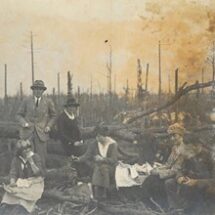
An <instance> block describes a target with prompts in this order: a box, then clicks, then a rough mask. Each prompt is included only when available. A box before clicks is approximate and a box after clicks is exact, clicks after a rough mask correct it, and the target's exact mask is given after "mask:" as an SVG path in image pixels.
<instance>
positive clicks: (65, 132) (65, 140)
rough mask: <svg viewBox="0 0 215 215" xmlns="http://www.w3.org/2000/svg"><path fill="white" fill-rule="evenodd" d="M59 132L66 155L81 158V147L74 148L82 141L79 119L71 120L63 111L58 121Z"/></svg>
mask: <svg viewBox="0 0 215 215" xmlns="http://www.w3.org/2000/svg"><path fill="white" fill-rule="evenodd" d="M57 130H58V136H59V139H60V141H61V143H62V144H63V147H64V150H65V152H66V154H67V155H71V154H73V155H76V156H79V155H80V153H79V149H80V148H81V147H75V146H74V143H75V142H76V141H80V140H81V132H80V130H79V127H78V122H77V119H76V118H74V119H73V120H72V119H70V118H69V117H68V116H67V115H66V113H65V112H64V111H63V112H62V113H61V114H60V115H59V117H58V119H57ZM69 143H70V144H69ZM82 153H83V152H82Z"/></svg>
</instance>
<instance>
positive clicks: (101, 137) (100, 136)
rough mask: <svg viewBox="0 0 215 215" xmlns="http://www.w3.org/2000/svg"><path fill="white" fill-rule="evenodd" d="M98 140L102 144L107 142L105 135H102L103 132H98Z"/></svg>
mask: <svg viewBox="0 0 215 215" xmlns="http://www.w3.org/2000/svg"><path fill="white" fill-rule="evenodd" d="M96 140H97V141H98V142H100V143H101V144H104V143H105V142H106V138H105V136H102V135H101V134H97V136H96Z"/></svg>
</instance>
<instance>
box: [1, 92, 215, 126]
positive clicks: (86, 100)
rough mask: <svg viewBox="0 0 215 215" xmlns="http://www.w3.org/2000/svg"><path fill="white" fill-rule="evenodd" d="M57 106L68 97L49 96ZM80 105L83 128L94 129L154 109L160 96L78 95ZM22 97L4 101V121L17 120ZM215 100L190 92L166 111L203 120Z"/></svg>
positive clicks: (2, 100) (166, 95) (164, 97)
mask: <svg viewBox="0 0 215 215" xmlns="http://www.w3.org/2000/svg"><path fill="white" fill-rule="evenodd" d="M46 96H48V97H50V98H52V100H53V101H54V103H55V106H56V110H57V112H58V113H60V112H61V111H62V110H63V106H64V104H65V102H66V99H67V95H65V94H61V95H46ZM171 96H172V95H169V94H162V99H161V100H160V101H161V102H162V103H163V102H166V101H167V100H168V99H170V98H171ZM74 97H75V98H76V99H77V101H78V102H79V103H80V110H79V112H80V122H81V124H82V126H91V125H95V124H97V123H99V122H102V121H104V122H106V123H110V122H111V121H112V120H113V117H114V116H115V115H116V114H118V113H119V112H122V111H130V110H139V111H140V110H144V109H150V108H153V107H155V106H157V105H159V104H158V95H155V94H150V95H147V96H146V97H145V98H143V99H142V100H140V99H136V98H128V97H126V96H118V95H116V94H113V95H111V96H110V95H108V94H99V95H98V94H93V95H91V94H87V93H83V94H80V95H77V94H76V95H74ZM25 98H26V96H24V97H23V98H20V96H13V97H7V99H6V100H5V99H0V120H1V121H15V114H16V112H17V109H18V107H19V105H20V104H21V102H22V99H25ZM214 100H215V99H212V98H211V95H210V94H207V93H205V94H196V93H190V94H188V95H185V96H183V97H182V98H181V99H180V100H179V101H178V102H177V103H176V104H175V105H173V106H171V107H170V108H169V109H167V110H163V111H164V112H174V111H175V110H176V105H177V110H178V111H184V112H189V113H190V114H191V115H192V116H193V117H198V118H199V119H200V120H203V121H204V119H205V116H206V113H208V112H210V111H211V110H212V108H213V107H214V106H215V101H214Z"/></svg>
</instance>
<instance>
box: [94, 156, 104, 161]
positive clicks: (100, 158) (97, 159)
mask: <svg viewBox="0 0 215 215" xmlns="http://www.w3.org/2000/svg"><path fill="white" fill-rule="evenodd" d="M94 159H95V161H103V160H104V158H103V157H102V156H100V155H96V156H95V157H94Z"/></svg>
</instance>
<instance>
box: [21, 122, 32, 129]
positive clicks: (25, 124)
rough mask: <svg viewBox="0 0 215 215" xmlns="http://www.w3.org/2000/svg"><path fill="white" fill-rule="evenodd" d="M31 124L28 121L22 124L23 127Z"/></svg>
mask: <svg viewBox="0 0 215 215" xmlns="http://www.w3.org/2000/svg"><path fill="white" fill-rule="evenodd" d="M29 126H30V125H29V123H27V122H25V123H23V124H22V127H23V128H29Z"/></svg>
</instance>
